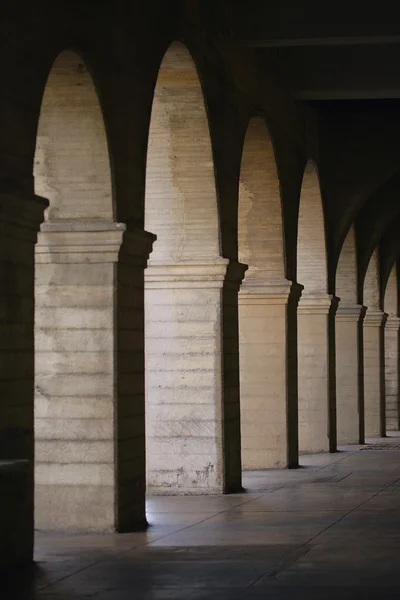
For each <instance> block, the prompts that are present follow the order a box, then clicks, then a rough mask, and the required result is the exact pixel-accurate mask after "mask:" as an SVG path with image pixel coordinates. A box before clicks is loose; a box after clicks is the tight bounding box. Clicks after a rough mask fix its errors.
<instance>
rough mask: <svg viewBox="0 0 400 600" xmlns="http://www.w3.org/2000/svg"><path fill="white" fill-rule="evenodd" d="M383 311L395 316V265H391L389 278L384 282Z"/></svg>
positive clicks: (396, 309)
mask: <svg viewBox="0 0 400 600" xmlns="http://www.w3.org/2000/svg"><path fill="white" fill-rule="evenodd" d="M384 311H385V312H386V313H387V314H388V315H389V316H390V317H397V313H398V300H397V266H396V263H395V264H394V265H393V267H392V269H391V271H390V274H389V278H388V281H387V284H386V289H385V295H384Z"/></svg>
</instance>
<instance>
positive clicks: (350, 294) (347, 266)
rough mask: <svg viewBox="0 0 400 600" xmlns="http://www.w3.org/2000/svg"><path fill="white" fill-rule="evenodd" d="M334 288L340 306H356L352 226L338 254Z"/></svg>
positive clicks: (354, 240)
mask: <svg viewBox="0 0 400 600" xmlns="http://www.w3.org/2000/svg"><path fill="white" fill-rule="evenodd" d="M335 287H336V296H338V297H339V298H340V303H341V306H342V305H352V304H357V251H356V237H355V232H354V225H352V226H351V228H350V229H349V231H348V233H347V236H346V239H345V241H344V244H343V246H342V250H341V252H340V256H339V261H338V264H337V268H336V286H335Z"/></svg>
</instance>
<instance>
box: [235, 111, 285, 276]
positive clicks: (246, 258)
mask: <svg viewBox="0 0 400 600" xmlns="http://www.w3.org/2000/svg"><path fill="white" fill-rule="evenodd" d="M238 242H239V261H240V262H242V263H245V264H247V265H248V266H249V268H248V270H247V272H246V278H245V281H246V282H259V283H260V282H266V281H270V282H271V281H282V280H283V279H284V278H285V260H284V242H283V224H282V206H281V196H280V186H279V178H278V172H277V167H276V162H275V154H274V148H273V144H272V140H271V137H270V134H269V132H268V129H267V126H266V124H265V121H264V119H262V118H261V117H253V118H252V119H251V121H250V123H249V125H248V128H247V132H246V136H245V140H244V145H243V154H242V164H241V171H240V182H239V211H238Z"/></svg>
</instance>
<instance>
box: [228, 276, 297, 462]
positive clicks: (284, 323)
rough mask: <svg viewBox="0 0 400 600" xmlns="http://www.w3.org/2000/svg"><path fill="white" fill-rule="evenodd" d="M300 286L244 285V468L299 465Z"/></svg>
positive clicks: (241, 308) (241, 323) (241, 298)
mask: <svg viewBox="0 0 400 600" xmlns="http://www.w3.org/2000/svg"><path fill="white" fill-rule="evenodd" d="M298 288H299V286H296V285H294V286H293V285H292V284H291V283H290V282H288V281H286V282H285V281H283V282H282V283H281V284H279V283H278V282H276V283H275V285H274V284H272V283H271V284H270V285H266V284H264V285H261V284H260V285H258V286H257V285H255V284H254V283H253V284H249V283H246V282H245V283H244V284H243V286H242V289H241V291H240V294H239V336H240V390H241V428H242V462H243V468H244V469H246V470H251V469H266V468H271V467H285V466H295V465H296V464H297V460H298V449H297V397H293V396H291V394H290V390H291V383H292V381H288V378H294V377H295V376H296V371H292V370H291V366H292V364H293V363H292V361H291V355H292V356H293V354H295V355H297V349H296V343H297V338H296V336H295V335H294V334H293V330H294V331H295V329H294V328H295V324H294V322H293V321H295V319H296V308H297V302H298V298H299V294H300V290H299V289H298Z"/></svg>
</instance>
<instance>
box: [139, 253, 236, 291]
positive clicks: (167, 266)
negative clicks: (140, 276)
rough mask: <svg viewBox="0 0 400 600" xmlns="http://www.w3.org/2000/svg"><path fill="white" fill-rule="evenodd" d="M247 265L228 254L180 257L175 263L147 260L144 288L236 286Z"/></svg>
mask: <svg viewBox="0 0 400 600" xmlns="http://www.w3.org/2000/svg"><path fill="white" fill-rule="evenodd" d="M246 269H247V265H244V264H242V263H239V262H236V261H233V262H230V261H229V259H228V258H222V257H216V258H215V259H214V260H212V259H211V260H209V259H207V260H197V261H196V260H187V261H184V260H181V261H176V262H174V263H165V262H162V261H158V260H157V261H154V260H152V259H150V260H149V264H148V267H147V269H146V272H145V282H146V288H147V289H157V288H160V289H165V288H181V289H185V288H191V289H194V288H206V289H207V288H222V287H224V285H226V286H227V287H232V286H233V287H235V288H237V289H239V286H240V283H241V281H242V279H243V277H244V273H245V271H246Z"/></svg>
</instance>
